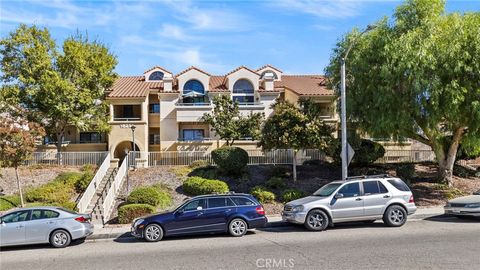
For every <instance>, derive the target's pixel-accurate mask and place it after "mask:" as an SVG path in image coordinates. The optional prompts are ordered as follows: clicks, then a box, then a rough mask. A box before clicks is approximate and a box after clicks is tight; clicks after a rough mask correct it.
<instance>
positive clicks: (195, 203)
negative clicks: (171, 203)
mask: <svg viewBox="0 0 480 270" xmlns="http://www.w3.org/2000/svg"><path fill="white" fill-rule="evenodd" d="M199 206H201V207H202V209H205V208H207V201H206V200H205V199H199V200H194V201H191V202H189V203H187V204H186V205H185V206H184V207H183V211H193V210H197V207H199Z"/></svg>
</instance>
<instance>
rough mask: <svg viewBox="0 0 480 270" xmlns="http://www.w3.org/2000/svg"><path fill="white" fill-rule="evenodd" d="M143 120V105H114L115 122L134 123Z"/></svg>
mask: <svg viewBox="0 0 480 270" xmlns="http://www.w3.org/2000/svg"><path fill="white" fill-rule="evenodd" d="M141 120H142V107H141V105H114V106H113V121H116V122H133V121H141Z"/></svg>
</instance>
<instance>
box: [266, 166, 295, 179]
mask: <svg viewBox="0 0 480 270" xmlns="http://www.w3.org/2000/svg"><path fill="white" fill-rule="evenodd" d="M290 171H291V169H290V168H287V167H285V166H274V167H273V168H272V170H271V171H270V176H271V177H275V176H276V177H290Z"/></svg>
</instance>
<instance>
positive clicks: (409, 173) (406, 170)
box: [395, 163, 415, 181]
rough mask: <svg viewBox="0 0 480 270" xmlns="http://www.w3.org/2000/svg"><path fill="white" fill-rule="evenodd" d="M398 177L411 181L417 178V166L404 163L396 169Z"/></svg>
mask: <svg viewBox="0 0 480 270" xmlns="http://www.w3.org/2000/svg"><path fill="white" fill-rule="evenodd" d="M395 172H396V174H397V176H398V177H400V178H402V179H405V180H407V181H410V180H411V179H412V178H413V177H414V176H415V164H413V163H404V164H400V165H398V166H397V168H395Z"/></svg>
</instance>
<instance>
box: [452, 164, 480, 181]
mask: <svg viewBox="0 0 480 270" xmlns="http://www.w3.org/2000/svg"><path fill="white" fill-rule="evenodd" d="M476 174H477V172H476V171H475V170H471V169H469V168H466V167H464V166H461V165H457V164H455V165H453V175H455V176H458V177H463V178H466V177H475V176H476Z"/></svg>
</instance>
